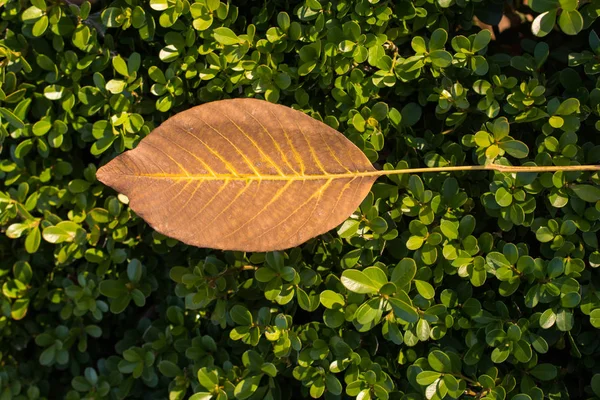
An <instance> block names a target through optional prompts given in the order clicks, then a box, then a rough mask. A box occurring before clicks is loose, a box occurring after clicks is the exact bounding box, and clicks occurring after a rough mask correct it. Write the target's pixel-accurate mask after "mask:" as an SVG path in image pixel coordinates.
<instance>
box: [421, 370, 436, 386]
mask: <svg viewBox="0 0 600 400" xmlns="http://www.w3.org/2000/svg"><path fill="white" fill-rule="evenodd" d="M441 376H442V374H440V373H439V372H434V371H421V372H419V374H418V375H417V377H416V381H417V383H418V384H419V385H422V386H428V385H431V384H432V383H433V382H435V381H437V380H438V379H439V378H440V377H441Z"/></svg>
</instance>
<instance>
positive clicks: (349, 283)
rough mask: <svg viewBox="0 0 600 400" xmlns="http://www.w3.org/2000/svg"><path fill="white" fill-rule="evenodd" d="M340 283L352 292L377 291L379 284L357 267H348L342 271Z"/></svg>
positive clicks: (366, 292) (368, 292)
mask: <svg viewBox="0 0 600 400" xmlns="http://www.w3.org/2000/svg"><path fill="white" fill-rule="evenodd" d="M341 281H342V284H343V285H344V286H345V287H346V289H348V290H350V291H351V292H354V293H361V294H373V293H377V292H378V291H379V285H377V284H376V283H375V282H373V281H372V280H371V278H369V277H368V276H366V275H365V274H364V273H362V272H361V271H359V270H357V269H348V270H345V271H344V272H343V273H342V278H341Z"/></svg>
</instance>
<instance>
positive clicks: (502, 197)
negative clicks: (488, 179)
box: [494, 187, 513, 207]
mask: <svg viewBox="0 0 600 400" xmlns="http://www.w3.org/2000/svg"><path fill="white" fill-rule="evenodd" d="M494 199H495V200H496V203H498V205H499V206H501V207H508V206H510V205H511V203H512V201H513V196H512V194H510V192H509V191H508V190H506V189H505V188H503V187H500V188H498V190H496V193H494Z"/></svg>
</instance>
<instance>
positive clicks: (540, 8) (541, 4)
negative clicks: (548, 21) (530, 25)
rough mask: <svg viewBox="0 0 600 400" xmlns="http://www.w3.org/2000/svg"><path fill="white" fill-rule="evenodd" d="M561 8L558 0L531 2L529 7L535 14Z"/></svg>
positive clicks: (533, 0) (532, 0) (534, 0)
mask: <svg viewBox="0 0 600 400" xmlns="http://www.w3.org/2000/svg"><path fill="white" fill-rule="evenodd" d="M559 6H560V3H559V1H558V0H531V1H530V2H529V7H531V9H532V10H533V11H535V12H539V13H542V12H545V11H551V10H555V9H557V8H558V7H559Z"/></svg>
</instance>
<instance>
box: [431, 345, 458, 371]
mask: <svg viewBox="0 0 600 400" xmlns="http://www.w3.org/2000/svg"><path fill="white" fill-rule="evenodd" d="M427 362H428V363H429V365H430V366H431V368H433V369H434V371H437V372H452V361H451V360H450V357H448V355H447V354H446V353H444V352H443V351H440V350H433V351H432V352H430V353H429V354H428V355H427Z"/></svg>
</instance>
